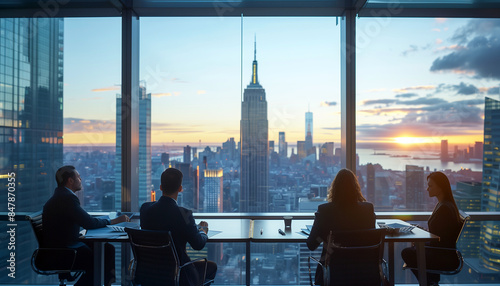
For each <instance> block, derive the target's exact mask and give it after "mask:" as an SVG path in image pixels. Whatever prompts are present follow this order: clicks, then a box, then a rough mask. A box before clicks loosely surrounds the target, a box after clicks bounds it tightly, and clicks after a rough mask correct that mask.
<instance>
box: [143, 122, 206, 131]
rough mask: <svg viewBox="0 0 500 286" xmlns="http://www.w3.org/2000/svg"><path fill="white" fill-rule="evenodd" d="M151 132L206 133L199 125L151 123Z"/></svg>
mask: <svg viewBox="0 0 500 286" xmlns="http://www.w3.org/2000/svg"><path fill="white" fill-rule="evenodd" d="M151 131H152V132H154V133H170V134H188V133H203V132H205V131H206V128H204V127H203V126H201V125H187V124H183V123H158V122H152V123H151Z"/></svg>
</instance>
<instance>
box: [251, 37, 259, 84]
mask: <svg viewBox="0 0 500 286" xmlns="http://www.w3.org/2000/svg"><path fill="white" fill-rule="evenodd" d="M250 85H251V86H252V85H253V86H260V84H259V79H258V77H257V36H254V42H253V63H252V80H251V81H250Z"/></svg>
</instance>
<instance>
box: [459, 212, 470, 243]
mask: <svg viewBox="0 0 500 286" xmlns="http://www.w3.org/2000/svg"><path fill="white" fill-rule="evenodd" d="M458 212H459V214H460V222H461V223H462V227H461V228H460V232H459V233H458V236H457V241H456V243H458V240H459V239H460V236H461V235H462V231H463V230H464V228H465V225H466V224H467V221H468V220H469V219H470V216H469V215H468V214H466V213H465V212H464V211H460V210H459V211H458Z"/></svg>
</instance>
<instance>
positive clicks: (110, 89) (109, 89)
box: [92, 85, 121, 92]
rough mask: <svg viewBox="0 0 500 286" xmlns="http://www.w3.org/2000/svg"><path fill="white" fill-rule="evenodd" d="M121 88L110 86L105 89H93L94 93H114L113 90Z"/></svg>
mask: <svg viewBox="0 0 500 286" xmlns="http://www.w3.org/2000/svg"><path fill="white" fill-rule="evenodd" d="M120 89H121V86H117V85H115V86H108V87H103V88H94V89H92V92H102V91H112V90H120Z"/></svg>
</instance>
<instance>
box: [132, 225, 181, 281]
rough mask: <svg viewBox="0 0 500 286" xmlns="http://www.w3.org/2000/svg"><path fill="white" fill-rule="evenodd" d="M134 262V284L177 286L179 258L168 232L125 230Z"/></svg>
mask: <svg viewBox="0 0 500 286" xmlns="http://www.w3.org/2000/svg"><path fill="white" fill-rule="evenodd" d="M125 231H126V232H127V234H128V236H129V240H130V245H131V247H132V252H133V254H134V258H135V261H136V269H135V275H134V282H135V283H136V284H141V285H146V286H148V285H178V284H179V280H178V279H179V276H178V273H179V257H178V256H177V252H176V250H175V246H174V243H173V241H172V236H171V234H170V232H165V231H152V230H143V229H132V228H125Z"/></svg>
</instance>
